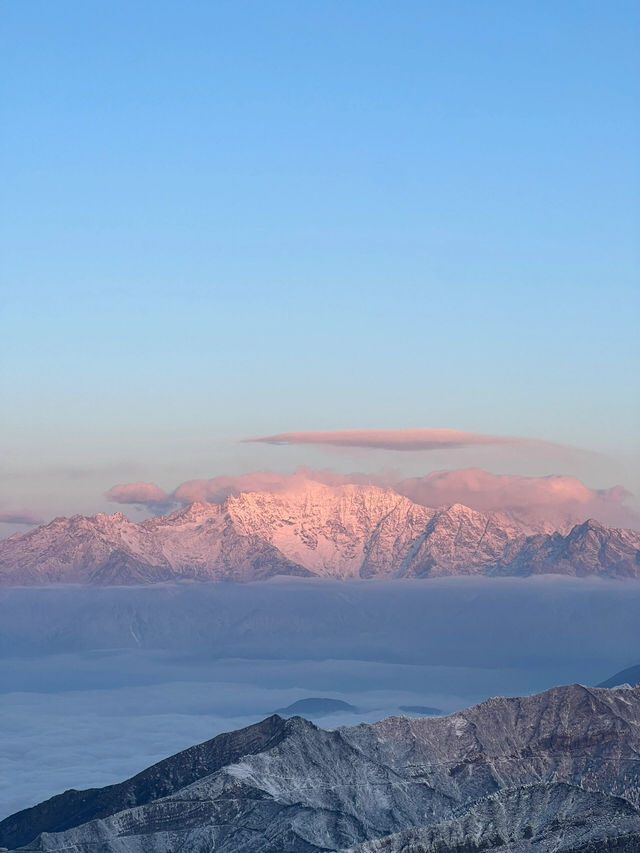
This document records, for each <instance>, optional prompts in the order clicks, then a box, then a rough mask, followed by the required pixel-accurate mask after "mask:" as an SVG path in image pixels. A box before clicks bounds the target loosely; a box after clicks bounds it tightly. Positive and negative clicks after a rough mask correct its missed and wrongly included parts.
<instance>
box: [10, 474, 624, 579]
mask: <svg viewBox="0 0 640 853" xmlns="http://www.w3.org/2000/svg"><path fill="white" fill-rule="evenodd" d="M639 554H640V533H638V532H636V531H632V530H619V529H614V528H606V527H603V526H602V525H601V524H598V523H597V522H593V521H588V522H585V523H584V524H580V525H576V526H575V527H574V528H573V529H571V530H570V531H569V532H568V533H567V534H563V533H560V532H556V533H553V534H545V533H537V532H535V531H533V532H532V529H531V527H530V526H528V525H527V524H524V523H522V522H519V521H517V520H515V519H514V518H513V517H512V516H509V515H508V514H505V513H497V512H496V513H482V512H479V511H477V510H473V509H470V508H469V507H465V506H463V505H461V504H454V505H452V506H448V507H441V508H438V509H431V508H429V507H425V506H421V505H418V504H415V503H412V502H411V501H410V500H409V499H408V498H406V497H403V496H402V495H399V494H397V493H396V492H394V491H393V490H391V489H380V488H377V487H375V486H358V485H341V486H326V485H322V484H320V483H317V482H313V481H308V482H305V483H303V484H302V485H298V486H297V487H295V488H290V489H289V490H286V491H282V492H243V493H240V494H238V495H234V496H230V497H228V498H227V499H226V500H225V501H224V503H222V504H210V503H193V504H190V505H189V506H187V507H184V508H183V509H180V510H177V511H176V512H174V513H172V514H171V515H168V516H159V517H157V518H150V519H147V520H146V521H142V522H139V523H134V522H131V521H129V520H128V519H127V518H125V516H124V515H122V514H121V513H115V514H113V515H104V514H98V515H95V516H92V517H84V516H73V517H72V518H56V519H54V520H53V521H52V522H51V523H50V524H47V525H44V526H42V527H39V528H37V529H35V530H32V531H30V532H29V533H26V534H24V535H21V536H18V535H14V536H11V537H10V538H9V539H5V540H3V541H0V583H2V584H5V585H42V584H50V583H94V584H102V585H106V584H141V583H155V582H158V581H165V580H173V579H187V580H199V581H216V580H235V581H251V580H263V579H266V578H270V577H273V576H275V575H290V576H303V577H304V576H308V577H330V578H343V579H345V578H376V577H401V578H402V577H437V576H441V575H473V574H489V575H491V574H499V575H500V574H501V575H527V574H539V573H557V574H569V575H579V576H582V575H605V576H612V577H638V576H640V558H639V556H638V555H639Z"/></svg>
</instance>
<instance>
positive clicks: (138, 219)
mask: <svg viewBox="0 0 640 853" xmlns="http://www.w3.org/2000/svg"><path fill="white" fill-rule="evenodd" d="M0 29H1V34H0V38H1V45H0V56H1V59H0V63H1V71H2V73H1V74H0V78H1V81H2V82H1V87H2V126H3V131H2V140H1V142H0V145H1V146H2V175H1V178H2V186H3V193H2V195H3V199H4V203H3V205H2V212H1V223H0V234H1V245H0V252H1V255H2V258H3V260H2V291H3V294H2V307H1V311H2V317H1V321H2V335H1V336H0V337H1V339H0V357H1V363H2V368H1V388H0V392H1V395H2V400H3V418H2V433H3V439H2V453H3V460H2V463H1V464H2V474H3V476H2V483H3V485H2V493H0V510H2V509H10V508H14V507H23V508H33V509H34V511H36V512H38V513H41V514H43V515H44V516H47V515H51V514H54V513H62V512H64V513H68V512H73V511H83V512H89V511H95V510H97V509H100V508H106V507H107V506H109V505H108V504H107V503H106V502H105V500H104V498H103V497H102V495H103V493H104V491H105V490H106V489H108V488H109V487H110V486H111V485H113V484H114V483H116V482H122V481H126V480H138V479H142V480H153V481H155V482H158V483H160V484H161V485H162V487H163V488H173V487H175V485H176V484H177V483H179V482H181V481H183V480H186V479H189V478H194V477H211V476H214V475H216V474H220V473H234V472H239V471H244V470H251V469H252V468H259V467H270V468H276V469H283V470H284V469H291V468H292V467H293V466H294V465H295V464H300V463H308V464H336V465H337V466H338V467H342V468H345V469H346V470H350V469H352V468H353V467H360V468H363V467H364V468H366V467H368V468H369V469H374V468H376V467H377V468H382V467H385V466H397V465H399V464H400V463H399V462H398V460H397V459H396V458H395V457H394V458H391V457H390V456H389V455H388V454H387V455H385V451H382V452H381V453H378V454H377V455H375V454H374V455H373V456H367V458H366V459H364V458H363V457H362V455H360V456H354V457H351V458H349V457H348V455H346V454H344V453H343V454H342V455H340V457H339V462H338V463H332V460H335V459H336V458H337V457H336V454H335V453H334V454H333V456H332V455H331V451H322V450H318V449H317V448H315V449H314V448H309V447H293V448H290V447H289V448H287V447H285V448H282V447H278V446H269V445H263V444H240V443H238V442H239V439H242V438H246V437H249V436H254V435H269V434H277V433H282V432H289V431H296V430H328V429H349V428H422V427H424V428H447V429H459V430H470V431H474V432H478V433H483V434H498V435H513V436H523V437H524V436H527V437H532V438H535V439H541V440H545V441H552V442H559V443H563V444H570V445H575V446H578V447H581V448H589V449H591V450H594V451H597V452H598V453H599V454H600V455H598V456H595V455H594V456H589V455H584V456H579V457H576V459H574V460H571V461H569V462H567V461H563V463H562V464H559V462H558V459H548V460H541V459H540V458H535V459H532V458H528V457H527V458H525V457H523V456H522V455H521V456H517V455H516V456H514V455H513V454H512V455H511V456H504V455H503V456H502V457H491V456H490V455H489V456H488V455H487V453H488V451H485V450H471V451H460V450H454V451H452V452H450V453H440V452H438V453H437V454H435V455H433V454H432V455H428V456H426V455H423V456H422V457H420V458H418V457H416V456H412V457H411V460H410V464H409V462H407V461H404V462H402V465H404V466H405V468H409V467H410V468H412V470H411V471H409V470H407V471H406V473H426V471H428V470H431V469H432V468H435V467H443V466H447V467H459V466H462V465H467V464H481V465H484V466H485V467H489V468H492V469H493V470H496V471H513V472H518V473H523V474H543V473H550V472H551V471H557V472H559V473H573V474H577V475H579V476H581V477H582V478H583V479H585V481H586V482H588V483H589V485H591V486H594V487H606V486H611V485H613V484H614V483H618V482H619V483H622V484H623V485H625V486H626V487H627V488H630V489H631V490H632V491H636V492H640V463H639V454H638V433H639V431H640V430H639V427H640V392H639V390H638V381H637V377H638V363H639V355H640V352H639V343H638V317H639V308H640V304H639V299H638V292H639V286H638V268H639V255H640V252H639V245H638V234H639V233H640V201H639V199H640V194H639V189H640V178H639V172H638V163H639V155H640V120H639V117H638V116H639V114H638V95H639V94H640V59H639V58H638V51H637V45H638V39H639V36H640V5H638V3H636V2H627V0H615V2H610V3H607V2H604V0H600V2H589V0H579V1H578V0H575V2H569V0H564V1H563V0H560V2H545V0H542V2H540V0H537V2H527V0H523V2H518V3H514V2H513V0H508V2H507V1H506V0H504V2H502V0H487V2H482V3H478V2H471V0H468V2H457V1H456V0H450V2H449V1H448V2H429V0H421V2H406V1H405V0H400V2H397V3H389V2H376V0H340V2H331V0H322V2H313V0H305V2H303V3H300V2H293V1H292V2H279V0H271V2H268V3H265V2H258V0H256V2H246V0H233V2H226V0H219V2H204V0H202V2H196V0H185V1H184V2H177V0H173V2H166V0H148V2H147V0H136V2H133V3H131V2H124V0H110V2H94V3H87V2H85V0H76V2H72V1H71V0H56V2H50V0H29V2H24V0H4V2H3V3H2V20H1V22H0ZM483 454H484V455H483Z"/></svg>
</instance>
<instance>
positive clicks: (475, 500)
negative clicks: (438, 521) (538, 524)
mask: <svg viewBox="0 0 640 853" xmlns="http://www.w3.org/2000/svg"><path fill="white" fill-rule="evenodd" d="M309 480H311V481H314V482H319V483H324V484H325V485H329V486H339V485H343V484H346V483H354V484H358V485H376V486H381V487H390V488H392V489H394V490H395V491H396V492H398V493H399V494H402V495H405V496H406V497H408V498H409V499H410V500H412V501H414V502H415V503H419V504H423V505H424V506H432V507H436V506H445V505H449V504H453V503H462V504H465V505H466V506H469V507H472V508H473V509H478V510H483V511H491V510H497V511H509V512H515V513H518V514H521V515H523V516H527V517H529V518H531V519H537V520H545V521H548V522H549V523H550V524H557V525H558V526H559V527H562V526H565V525H566V524H567V523H569V522H571V521H583V520H584V519H586V518H590V517H593V518H597V519H599V520H600V521H602V522H603V523H605V524H611V525H616V526H620V527H638V526H640V522H639V519H638V517H637V515H636V514H635V513H634V512H633V511H632V510H631V509H630V508H629V507H628V506H626V505H625V500H626V498H627V497H628V492H626V491H625V489H623V488H622V487H621V486H614V487H613V488H610V489H591V488H589V487H588V486H586V485H585V484H584V483H583V482H582V481H581V480H579V479H578V478H577V477H572V476H567V475H564V474H552V475H549V476H545V477H523V476H520V475H512V474H492V473H490V472H488V471H483V470H482V469H480V468H463V469H459V470H453V471H433V472H431V473H430V474H427V475H425V476H424V477H409V478H405V479H399V478H397V477H394V476H392V475H383V474H362V473H357V472H354V473H350V474H339V473H337V472H335V471H332V470H330V469H323V470H314V469H312V468H306V467H301V468H298V469H297V470H296V471H294V472H293V473H292V474H280V473H277V472H274V471H255V472H252V473H248V474H238V475H224V474H223V475H220V476H217V477H211V478H208V479H201V480H188V481H187V482H185V483H182V484H180V485H179V486H178V487H177V488H176V489H175V490H174V491H173V492H171V493H170V494H167V493H166V492H164V491H162V489H160V488H159V487H158V486H156V485H155V484H154V483H128V484H124V485H120V486H114V487H113V488H112V489H110V490H109V492H107V496H109V497H110V499H111V500H116V501H117V502H118V503H133V504H146V505H147V506H148V507H149V509H150V510H151V511H156V512H157V511H158V510H160V509H164V508H165V507H169V506H171V505H172V504H173V505H178V504H187V503H192V502H193V501H208V502H210V503H221V502H222V501H224V500H225V498H227V497H228V496H229V495H236V494H239V493H240V492H255V491H263V492H282V491H285V490H290V489H297V488H303V487H304V485H305V483H307V482H308V481H309Z"/></svg>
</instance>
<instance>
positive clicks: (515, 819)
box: [0, 685, 640, 853]
mask: <svg viewBox="0 0 640 853" xmlns="http://www.w3.org/2000/svg"><path fill="white" fill-rule="evenodd" d="M639 755H640V688H638V689H618V690H604V689H598V688H586V687H582V686H579V685H571V686H568V687H558V688H554V689H552V690H549V691H546V692H545V693H541V694H537V695H534V696H529V697H523V698H514V699H503V698H496V699H491V700H489V701H487V702H484V703H482V704H481V705H478V706H475V707H473V708H469V709H468V710H466V711H461V712H458V713H456V714H452V715H450V716H448V717H440V718H421V719H415V718H413V719H409V718H406V717H390V718H387V719H386V720H382V721H381V722H379V723H374V724H361V725H358V726H353V727H343V728H340V729H336V730H335V731H325V730H323V729H319V728H317V727H316V726H315V725H313V723H310V722H308V721H306V720H303V719H301V718H299V717H293V718H291V719H289V720H286V721H284V720H282V719H281V718H279V717H270V718H267V720H265V721H263V722H262V723H259V724H257V725H256V726H252V727H250V728H248V729H243V730H240V731H238V732H233V733H231V734H229V735H223V736H220V737H219V738H214V739H213V740H212V741H208V742H206V743H204V744H201V745H200V746H199V747H192V748H191V749H190V750H186V751H185V752H182V753H179V754H178V755H176V756H173V757H172V758H169V759H166V760H165V761H163V762H161V763H160V764H157V765H155V766H154V767H153V768H150V769H149V770H147V771H144V772H143V773H141V774H138V776H136V777H134V778H133V779H131V780H129V781H128V782H124V783H122V784H121V785H116V786H110V787H109V788H104V789H101V790H98V791H89V792H77V791H71V792H67V793H66V794H63V795H61V796H59V797H54V798H52V799H51V800H49V801H47V802H46V803H43V804H41V805H40V806H36V807H34V808H33V809H29V810H26V811H24V812H20V813H18V814H16V815H13V816H12V817H10V818H7V819H6V820H5V821H3V822H2V823H0V844H2V845H5V846H7V847H10V848H12V849H15V848H16V845H19V844H22V845H23V848H24V850H25V851H26V850H29V851H51V853H55V851H62V850H67V849H69V848H71V849H73V850H74V853H90V851H91V853H95V851H96V850H99V851H100V853H125V851H126V853H173V851H175V850H177V849H180V850H181V851H182V853H201V851H204V850H210V849H215V850H216V851H220V853H276V851H277V853H320V851H330V850H333V851H336V850H346V849H349V850H352V849H353V850H355V851H358V853H370V851H371V853H374V851H375V852H376V853H377V851H386V853H409V851H411V853H454V851H457V853H460V851H465V853H466V851H469V853H471V851H474V853H475V851H478V850H495V851H500V850H503V851H506V850H509V851H510V853H520V851H522V853H525V851H527V853H546V851H547V850H550V849H553V850H555V851H565V853H569V851H572V853H590V851H595V850H602V851H610V853H628V851H630V850H634V849H637V847H635V848H634V847H633V844H636V842H637V840H638V838H640V812H639V811H638V809H639V807H640V761H639V760H638V756H639ZM63 826H65V827H66V830H64V831H62V832H61V831H59V829H61V828H62V827H63ZM43 830H45V831H44V832H43ZM38 833H40V834H38ZM25 845H26V846H25ZM358 845H360V846H358ZM545 845H546V846H545ZM594 845H595V846H594ZM598 845H599V846H598Z"/></svg>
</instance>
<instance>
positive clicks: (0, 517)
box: [0, 509, 42, 525]
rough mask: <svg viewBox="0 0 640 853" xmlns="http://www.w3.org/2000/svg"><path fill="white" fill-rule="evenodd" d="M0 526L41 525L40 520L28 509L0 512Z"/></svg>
mask: <svg viewBox="0 0 640 853" xmlns="http://www.w3.org/2000/svg"><path fill="white" fill-rule="evenodd" d="M0 524H29V525H34V524H42V518H41V517H40V516H39V515H36V513H35V512H31V510H29V509H5V510H0Z"/></svg>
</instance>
